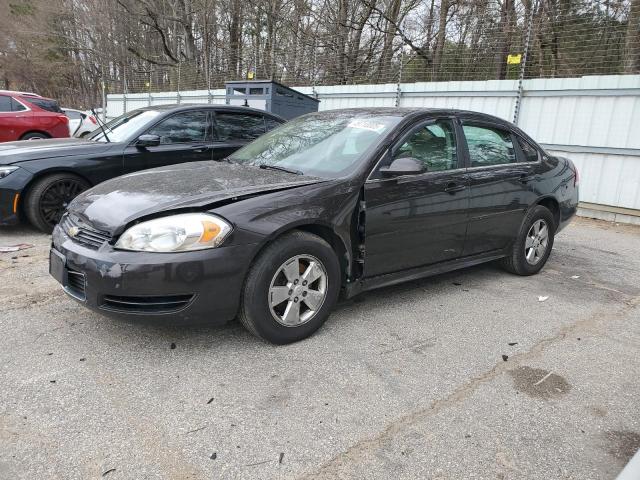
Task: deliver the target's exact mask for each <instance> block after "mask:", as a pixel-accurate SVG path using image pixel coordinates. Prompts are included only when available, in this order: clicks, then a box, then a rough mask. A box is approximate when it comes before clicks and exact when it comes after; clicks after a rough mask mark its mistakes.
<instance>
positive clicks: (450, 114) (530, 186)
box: [50, 108, 578, 343]
mask: <svg viewBox="0 0 640 480" xmlns="http://www.w3.org/2000/svg"><path fill="white" fill-rule="evenodd" d="M577 204H578V173H577V171H576V168H575V166H574V165H573V163H572V162H571V161H569V160H567V159H565V158H560V157H556V156H553V155H550V154H549V153H547V152H545V151H544V150H543V149H542V148H541V147H540V146H539V145H537V144H536V143H535V142H534V141H533V140H532V139H531V138H530V137H529V136H527V135H526V134H525V133H524V132H522V131H521V130H520V129H518V128H517V127H515V126H514V125H512V124H510V123H508V122H505V121H503V120H500V119H498V118H495V117H491V116H488V115H484V114H479V113H473V112H463V111H452V110H423V109H422V110H418V109H416V110H411V109H389V108H387V109H358V110H339V111H328V112H324V113H315V114H309V115H306V116H304V117H300V118H298V119H296V120H293V121H291V122H289V123H287V124H285V125H283V126H281V127H279V128H277V129H275V130H273V131H271V132H269V133H267V134H266V135H264V136H262V137H260V138H259V139H257V140H256V141H254V142H252V143H251V144H249V145H247V146H246V147H244V148H242V149H240V150H238V151H237V152H236V153H234V154H232V155H231V156H230V157H229V158H228V159H226V160H224V161H219V162H212V161H208V162H197V163H191V164H188V165H180V166H170V167H164V168H157V169H152V170H146V171H142V172H138V173H134V174H130V175H126V176H124V177H120V178H118V179H115V180H111V181H107V182H105V183H102V184H101V185H98V186H97V187H94V188H92V189H90V190H88V191H86V192H84V193H82V194H81V195H80V196H79V197H77V198H76V199H75V200H74V201H73V202H72V203H71V205H70V206H69V209H68V212H67V213H66V214H65V215H64V217H63V219H62V222H61V223H60V225H58V226H57V227H56V228H55V230H54V232H53V247H52V249H51V262H50V265H51V273H52V275H53V276H54V277H55V278H56V279H57V280H58V281H59V282H61V283H62V285H63V286H64V289H65V291H66V292H67V293H68V294H69V295H70V296H72V297H73V298H75V299H76V300H77V301H79V302H81V303H83V304H84V305H86V306H87V307H89V308H92V309H95V310H97V311H99V312H103V313H109V314H113V315H120V316H127V317H131V318H137V319H151V320H153V321H161V320H166V319H170V320H172V321H176V322H182V323H184V322H188V321H194V320H197V321H207V322H212V323H223V322H226V321H228V320H230V319H232V318H234V317H238V318H239V319H240V320H241V321H242V323H243V324H244V325H245V326H246V327H247V328H248V329H249V330H250V331H251V332H253V333H254V334H256V335H258V336H260V337H262V338H264V339H266V340H269V341H271V342H274V343H288V342H293V341H296V340H300V339H302V338H305V337H307V336H309V335H311V334H312V333H313V332H314V331H316V330H317V329H318V328H319V327H320V326H321V325H322V324H323V323H324V321H325V320H326V319H327V317H328V316H329V314H330V312H331V310H332V309H333V307H334V305H335V303H336V301H337V299H338V296H339V295H340V294H341V293H342V295H344V296H345V297H351V296H353V295H356V294H357V293H359V292H362V291H364V290H370V289H373V288H377V287H382V286H385V285H391V284H395V283H399V282H403V281H406V280H411V279H416V278H419V277H424V276H427V275H433V274H436V273H440V272H445V271H449V270H453V269H457V268H463V267H467V266H470V265H475V264H478V263H481V262H487V261H492V260H499V261H500V262H501V264H502V265H503V266H504V267H505V269H506V270H508V271H510V272H513V273H516V274H519V275H532V274H535V273H537V272H538V271H540V269H541V268H542V267H543V266H544V264H545V263H546V261H547V259H548V258H549V255H550V253H551V249H552V247H553V242H554V236H555V234H556V233H557V232H558V231H560V230H561V229H562V228H563V227H565V226H566V225H567V223H568V222H569V221H570V220H571V218H572V217H573V215H574V214H575V213H576V208H577Z"/></svg>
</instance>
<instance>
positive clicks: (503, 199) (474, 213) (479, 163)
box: [462, 119, 535, 255]
mask: <svg viewBox="0 0 640 480" xmlns="http://www.w3.org/2000/svg"><path fill="white" fill-rule="evenodd" d="M462 130H463V132H464V137H465V141H466V143H465V145H466V149H467V152H468V157H469V170H468V177H469V191H470V198H469V228H468V230H467V240H466V244H465V249H464V254H465V255H473V254H477V253H482V252H488V251H491V250H498V249H502V248H505V247H506V246H507V245H508V244H509V243H510V242H511V241H512V240H513V239H514V238H515V236H516V235H517V233H518V229H519V228H520V225H521V223H522V220H523V217H524V214H525V211H526V209H527V207H528V206H529V205H530V204H531V203H532V202H533V201H534V196H535V195H534V193H533V191H532V190H531V188H530V183H531V180H532V176H533V174H534V170H533V164H532V162H528V161H523V160H524V159H523V158H522V152H521V150H520V149H519V148H518V147H517V146H516V140H515V137H514V134H513V133H512V132H511V131H510V130H509V129H507V128H505V127H504V126H502V125H497V124H493V123H491V122H483V121H478V120H475V119H471V120H464V119H463V121H462Z"/></svg>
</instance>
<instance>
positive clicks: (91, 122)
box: [62, 108, 98, 137]
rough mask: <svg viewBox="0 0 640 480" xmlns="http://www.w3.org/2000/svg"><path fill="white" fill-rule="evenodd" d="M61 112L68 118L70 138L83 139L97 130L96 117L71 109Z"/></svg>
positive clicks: (64, 109)
mask: <svg viewBox="0 0 640 480" xmlns="http://www.w3.org/2000/svg"><path fill="white" fill-rule="evenodd" d="M62 111H63V112H64V114H65V115H66V116H67V117H69V135H70V136H72V137H84V136H86V135H88V134H89V133H91V132H93V131H94V130H95V129H96V128H98V122H97V120H96V117H94V116H93V114H92V113H90V112H83V111H81V110H75V109H73V108H63V109H62Z"/></svg>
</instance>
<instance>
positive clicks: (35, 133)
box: [20, 132, 49, 140]
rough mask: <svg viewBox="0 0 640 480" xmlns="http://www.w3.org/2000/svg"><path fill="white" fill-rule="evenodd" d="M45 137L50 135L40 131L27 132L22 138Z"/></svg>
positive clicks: (36, 138) (40, 138)
mask: <svg viewBox="0 0 640 480" xmlns="http://www.w3.org/2000/svg"><path fill="white" fill-rule="evenodd" d="M43 138H49V135H46V134H44V133H38V132H31V133H27V134H25V135H23V136H22V138H21V139H20V140H42V139H43Z"/></svg>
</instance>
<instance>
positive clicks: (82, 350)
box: [0, 219, 640, 480]
mask: <svg viewBox="0 0 640 480" xmlns="http://www.w3.org/2000/svg"><path fill="white" fill-rule="evenodd" d="M20 242H28V243H33V244H35V247H34V248H30V249H27V250H23V251H20V252H16V253H3V254H0V385H1V389H0V479H3V480H4V479H19V478H25V479H91V478H98V479H102V478H107V479H108V480H117V479H147V478H149V479H151V478H167V479H212V478H224V479H229V478H256V479H268V478H282V479H303V478H309V479H311V478H313V479H324V478H326V479H334V478H363V479H365V478H366V479H389V478H392V477H393V478H402V479H404V478H434V479H445V478H451V479H459V478H489V479H492V478H499V479H522V478H527V479H537V478H540V479H550V478H553V479H569V478H571V479H580V480H584V479H598V478H614V477H615V475H616V474H617V473H618V472H619V471H620V470H621V469H622V467H623V466H624V464H625V463H626V461H627V460H628V459H629V458H630V457H631V456H632V455H633V453H634V452H635V451H636V450H637V449H638V448H640V382H638V372H639V371H640V355H639V353H640V256H639V255H638V249H639V247H640V228H638V227H630V226H623V225H615V224H608V223H604V222H596V221H590V220H585V219H579V220H576V221H575V222H574V223H573V224H572V225H571V226H569V227H568V228H567V229H566V230H565V231H564V232H562V233H561V234H560V235H559V236H558V238H557V239H556V245H555V249H554V253H553V255H552V256H551V259H550V260H549V263H548V264H547V266H546V267H545V269H544V270H543V272H542V273H541V274H539V275H537V276H535V277H528V278H521V277H517V276H513V275H509V274H507V273H504V272H502V271H501V270H499V269H498V268H497V267H495V266H493V265H485V266H480V267H476V268H471V269H467V270H463V271H458V272H453V273H450V274H446V275H442V276H439V277H434V278H430V279H425V280H421V281H416V282H411V283H408V284H404V285H398V286H395V287H392V288H385V289H382V290H378V291H374V292H370V293H367V294H364V295H362V296H360V297H357V298H356V299H354V300H353V301H349V302H345V303H343V304H341V305H340V306H339V308H338V310H337V311H336V312H335V313H334V315H332V317H331V318H330V319H329V321H328V322H327V324H326V325H325V326H324V328H323V329H321V330H320V332H319V333H318V334H316V335H315V336H314V337H313V338H311V339H308V340H306V341H303V342H300V343H297V344H294V345H289V346H285V347H274V346H271V345H268V344H265V343H262V342H260V341H259V340H257V339H255V338H254V337H252V336H250V335H249V334H248V333H246V332H245V331H244V330H243V329H242V328H241V327H240V326H239V325H238V324H236V323H232V324H229V325H227V326H225V327H222V328H182V329H181V328H159V327H154V326H150V325H137V324H131V323H125V322H119V321H114V320H112V319H107V318H103V317H101V316H100V315H98V314H95V313H92V312H90V311H88V310H85V309H84V308H82V307H81V306H80V305H78V304H77V303H75V302H74V301H72V300H71V299H69V298H67V297H66V296H65V295H64V294H63V293H62V291H61V289H60V288H59V287H58V285H57V284H56V283H55V281H54V280H53V279H51V278H50V277H49V276H48V274H47V252H48V244H49V238H48V237H47V236H45V235H42V234H38V233H35V232H34V231H33V230H30V229H28V228H26V227H20V228H4V229H0V245H11V244H14V243H20ZM539 297H548V299H546V300H545V301H540V299H539Z"/></svg>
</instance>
